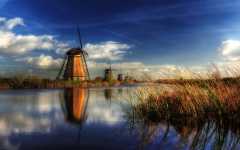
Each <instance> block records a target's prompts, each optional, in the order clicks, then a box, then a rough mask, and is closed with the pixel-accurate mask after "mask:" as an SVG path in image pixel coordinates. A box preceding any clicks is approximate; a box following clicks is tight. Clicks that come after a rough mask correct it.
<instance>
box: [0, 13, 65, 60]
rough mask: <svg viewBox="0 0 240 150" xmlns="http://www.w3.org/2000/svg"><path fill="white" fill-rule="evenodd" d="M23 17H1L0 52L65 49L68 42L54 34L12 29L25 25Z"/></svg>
mask: <svg viewBox="0 0 240 150" xmlns="http://www.w3.org/2000/svg"><path fill="white" fill-rule="evenodd" d="M23 25H24V22H23V19H21V18H13V19H8V20H7V19H6V18H2V17H1V18H0V39H1V42H0V53H2V54H8V55H19V54H25V53H27V52H30V51H33V50H55V51H56V52H57V51H59V49H65V48H67V47H68V45H67V44H66V43H62V42H60V41H58V40H56V39H55V38H54V36H52V35H33V34H29V35H21V34H16V33H14V32H13V31H12V30H13V29H14V28H15V27H16V26H23Z"/></svg>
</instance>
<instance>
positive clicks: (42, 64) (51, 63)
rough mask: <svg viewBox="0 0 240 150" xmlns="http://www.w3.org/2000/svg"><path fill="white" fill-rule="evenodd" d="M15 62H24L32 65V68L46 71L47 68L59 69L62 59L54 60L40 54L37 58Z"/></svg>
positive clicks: (21, 59) (27, 58)
mask: <svg viewBox="0 0 240 150" xmlns="http://www.w3.org/2000/svg"><path fill="white" fill-rule="evenodd" d="M16 61H19V62H24V63H27V64H29V65H33V66H34V67H37V68H40V69H48V68H51V69H52V68H59V67H60V66H61V64H62V61H63V60H62V59H61V58H57V59H54V58H53V57H52V56H48V55H44V54H41V55H40V56H37V57H31V56H29V57H25V58H20V59H16Z"/></svg>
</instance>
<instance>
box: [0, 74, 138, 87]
mask: <svg viewBox="0 0 240 150" xmlns="http://www.w3.org/2000/svg"><path fill="white" fill-rule="evenodd" d="M135 83H138V81H136V80H124V81H121V82H120V81H118V80H112V81H105V80H103V79H99V78H97V79H95V80H88V81H71V80H54V79H47V78H41V77H38V76H28V75H16V76H13V77H9V78H6V77H5V78H0V90H1V89H40V88H47V89H51V88H71V87H109V86H121V85H131V84H135Z"/></svg>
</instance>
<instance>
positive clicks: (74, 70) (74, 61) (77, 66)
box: [57, 27, 90, 81]
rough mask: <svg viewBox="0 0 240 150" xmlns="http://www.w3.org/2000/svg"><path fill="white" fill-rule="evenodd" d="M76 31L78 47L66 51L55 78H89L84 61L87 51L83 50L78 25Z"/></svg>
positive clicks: (82, 79)
mask: <svg viewBox="0 0 240 150" xmlns="http://www.w3.org/2000/svg"><path fill="white" fill-rule="evenodd" d="M77 33H78V39H79V47H77V48H71V49H70V50H68V51H67V52H66V55H65V58H64V61H63V64H62V66H61V69H60V71H59V73H58V76H57V79H62V78H63V79H64V80H80V81H85V80H88V79H89V78H90V77H89V72H88V68H87V63H86V57H87V56H88V53H87V52H86V51H84V50H83V44H82V39H81V34H80V30H79V28H78V27H77Z"/></svg>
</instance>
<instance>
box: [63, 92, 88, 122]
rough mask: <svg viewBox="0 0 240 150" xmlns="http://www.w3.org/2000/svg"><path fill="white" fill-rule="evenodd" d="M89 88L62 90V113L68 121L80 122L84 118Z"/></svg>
mask: <svg viewBox="0 0 240 150" xmlns="http://www.w3.org/2000/svg"><path fill="white" fill-rule="evenodd" d="M88 97H89V90H88V89H85V88H69V89H65V90H64V107H63V109H64V115H65V118H66V120H67V121H68V122H70V123H75V124H82V123H83V122H84V121H85V120H86V118H87V114H86V109H87V105H88Z"/></svg>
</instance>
